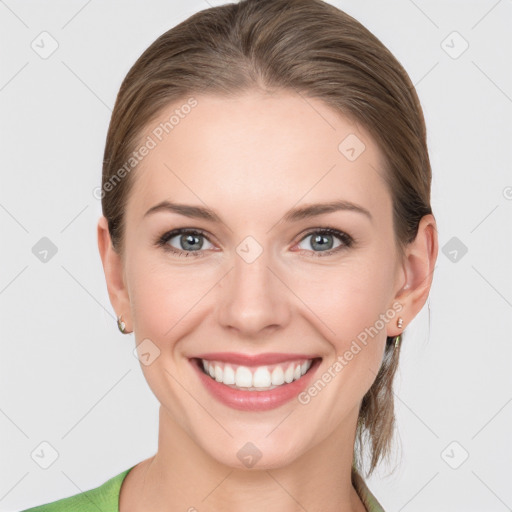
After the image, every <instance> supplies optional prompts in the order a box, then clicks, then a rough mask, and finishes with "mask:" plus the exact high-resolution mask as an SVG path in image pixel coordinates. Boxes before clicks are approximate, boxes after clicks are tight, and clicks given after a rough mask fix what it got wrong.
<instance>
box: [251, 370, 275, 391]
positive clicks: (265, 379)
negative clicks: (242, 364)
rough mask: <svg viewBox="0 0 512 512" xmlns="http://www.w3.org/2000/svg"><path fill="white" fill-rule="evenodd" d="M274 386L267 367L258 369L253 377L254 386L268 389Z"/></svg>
mask: <svg viewBox="0 0 512 512" xmlns="http://www.w3.org/2000/svg"><path fill="white" fill-rule="evenodd" d="M271 384H272V377H271V376H270V372H269V371H268V370H267V368H265V367H260V368H258V369H257V370H256V371H255V372H254V375H253V377H252V385H253V386H254V387H255V388H268V387H269V386H270V385H271Z"/></svg>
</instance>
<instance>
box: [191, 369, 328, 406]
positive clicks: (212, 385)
mask: <svg viewBox="0 0 512 512" xmlns="http://www.w3.org/2000/svg"><path fill="white" fill-rule="evenodd" d="M190 362H191V363H192V366H193V367H194V368H195V370H196V372H197V373H198V374H199V378H200V380H201V382H202V383H203V384H204V386H205V387H206V389H207V390H208V391H209V392H210V393H211V394H212V395H213V396H214V397H215V398H216V399H217V400H219V401H220V402H222V403H223V404H225V405H227V406H229V407H232V408H233V409H238V410H240V411H268V410H270V409H275V408H276V407H279V406H281V405H283V404H285V403H286V402H289V401H290V400H293V399H294V398H296V397H297V395H299V394H300V393H301V392H302V391H304V389H305V388H306V387H307V386H308V384H309V382H310V381H311V379H312V377H313V374H314V373H315V371H316V369H317V368H318V366H319V365H320V362H321V359H314V360H313V363H312V364H311V367H310V368H309V370H308V371H307V372H306V373H305V374H304V375H303V376H302V377H301V378H300V379H298V380H294V381H293V382H290V384H283V385H282V386H278V387H277V388H274V389H270V390H267V391H243V390H239V389H234V388H230V387H229V386H226V385H225V384H222V383H221V382H217V381H216V380H214V379H212V378H211V377H210V376H208V375H206V374H205V373H204V372H203V370H202V369H201V368H200V366H199V365H202V362H201V361H200V360H199V359H190Z"/></svg>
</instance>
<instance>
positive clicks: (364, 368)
mask: <svg viewBox="0 0 512 512" xmlns="http://www.w3.org/2000/svg"><path fill="white" fill-rule="evenodd" d="M195 100H196V102H197V104H195V103H193V102H192V103H193V104H194V105H195V106H193V107H192V108H187V107H185V108H183V105H185V104H187V101H186V99H185V100H184V101H183V102H179V103H176V104H173V105H169V107H168V108H167V109H165V111H162V112H161V115H159V118H158V119H157V120H156V121H155V122H154V123H152V124H151V126H149V127H148V128H147V132H146V133H145V134H144V135H143V136H142V138H141V140H142V141H143V142H145V143H146V144H147V146H148V147H149V148H150V149H149V150H148V151H144V150H143V151H142V152H140V153H141V154H142V153H146V154H145V155H144V156H141V161H140V163H139V164H138V166H137V167H136V169H134V170H133V171H132V173H133V176H131V178H133V179H134V180H135V181H134V187H133V189H132V192H131V195H130V196H129V200H128V204H127V208H126V231H125V251H126V252H125V255H124V267H123V272H124V279H125V284H126V293H127V296H128V297H129V301H130V314H129V315H127V314H126V313H125V315H124V317H125V320H126V321H127V324H128V325H129V327H130V328H132V329H133V330H134V332H135V337H136V343H137V344H139V343H142V345H141V346H140V347H141V349H142V350H140V352H139V355H140V356H141V363H143V364H141V367H142V370H143V372H144V375H145V377H146V379H147V381H148V384H149V386H150V387H151V389H152V391H153V392H154V394H155V396H156V397H157V398H158V400H159V401H160V403H161V405H162V413H163V418H164V421H165V422H166V423H167V424H168V425H173V428H181V429H183V430H184V431H185V432H186V433H187V435H188V436H189V437H190V438H191V439H192V440H193V441H194V442H195V443H196V445H197V446H198V447H199V448H200V449H202V450H204V452H206V453H207V454H208V455H210V456H211V457H213V458H214V459H216V460H217V461H219V462H222V463H224V464H227V465H229V466H232V467H243V466H244V465H245V466H246V467H248V462H247V461H246V459H244V457H246V455H249V456H251V455H253V456H254V457H256V458H258V457H260V456H261V459H260V460H259V461H258V466H259V467H267V468H270V467H278V466H282V465H285V464H287V463H290V462H292V461H293V460H294V459H296V458H297V457H299V456H300V455H302V454H305V453H306V452H307V451H308V450H309V449H311V448H313V447H314V446H315V445H318V444H320V443H324V441H327V440H328V439H334V438H336V439H344V441H345V443H346V446H350V447H352V446H353V438H352V437H351V436H353V434H354V431H355V425H356V421H357V416H358V411H359V406H360V403H361V400H362V398H363V396H364V394H365V393H366V392H367V390H368V389H369V388H370V386H371V385H372V383H373V381H374V379H375V377H376V374H377V371H378V369H379V367H380V363H381V360H382V357H383V352H384V348H385V341H386V336H387V335H389V336H391V335H395V334H398V333H399V332H400V330H398V331H397V330H396V317H397V316H398V315H397V314H396V311H395V309H396V308H397V307H398V308H399V307H401V306H400V304H399V303H398V305H397V301H396V300H395V297H396V296H397V293H398V291H399V290H400V288H401V287H402V285H403V284H404V283H403V282H404V277H405V276H404V273H403V269H402V265H401V263H400V261H399V258H398V254H397V252H396V249H395V244H394V233H393V221H392V203H391V196H390V194H389V192H388V190H387V188H386V185H385V182H384V180H383V160H382V156H381V154H380V152H379V151H378V148H377V146H376V144H375V143H374V141H373V140H372V139H371V138H370V137H369V135H368V133H367V132H366V131H363V130H362V129H361V128H359V127H358V126H356V125H355V124H353V123H351V122H349V121H348V120H347V119H344V118H342V117H340V116H339V115H337V114H336V113H335V112H334V111H333V110H331V109H330V108H329V107H328V106H326V105H325V104H323V103H322V102H321V101H319V100H316V99H311V98H307V99H306V98H303V97H301V96H299V95H294V94H293V93H284V92H283V93H280V94H276V95H263V94H262V93H259V92H250V93H246V94H244V95H241V96H238V97H230V98H227V99H226V98H220V97H216V96H195ZM192 103H190V104H192ZM176 110H178V114H179V115H178V114H176V112H175V111H176ZM185 112H188V113H185ZM173 114H175V117H174V118H173V121H171V123H169V119H170V118H171V116H172V115H173ZM177 119H179V121H177ZM166 122H167V123H168V124H167V125H166V124H165V123H166ZM160 123H162V124H160ZM148 136H149V138H148ZM150 139H151V141H152V142H150ZM153 146H154V147H153ZM165 202H168V203H172V204H173V205H179V206H180V207H181V210H179V209H178V208H166V207H165V206H161V207H160V208H156V209H154V210H152V209H153V208H154V207H155V206H157V205H162V204H165ZM341 202H345V203H347V204H348V203H350V204H352V205H354V208H352V209H348V208H341V209H340V208H332V209H331V210H328V209H322V208H318V209H317V211H315V210H306V211H305V212H303V213H302V214H301V213H300V212H301V211H302V210H303V209H304V208H306V207H311V206H313V205H325V204H331V203H341ZM206 211H207V212H208V215H207V214H206V213H205V212H206ZM308 211H309V214H307V212H308ZM178 229H186V230H188V231H191V232H193V233H192V234H190V233H188V234H187V233H185V234H183V233H181V234H180V233H174V234H171V235H170V236H167V238H166V237H164V235H166V234H167V233H169V232H171V231H173V230H178ZM326 229H330V230H333V231H330V232H324V230H326ZM337 232H339V234H338V233H337ZM159 240H161V243H160V244H159V243H158V241H159ZM369 333H371V334H369ZM363 340H364V341H363ZM357 347H359V349H358V348H357ZM226 353H228V354H227V355H226ZM349 353H351V354H352V356H350V354H349ZM276 354H278V355H279V356H278V357H277V358H276V357H274V359H272V357H273V356H276ZM262 355H266V356H269V355H270V357H269V358H268V359H263V358H261V359H260V360H259V361H253V360H249V359H247V360H244V359H243V356H262ZM201 356H204V357H203V358H201ZM201 359H208V360H210V361H217V362H218V363H219V364H217V365H216V366H218V369H215V364H214V363H212V373H213V374H214V376H216V378H212V377H210V376H207V375H206V374H205V373H203V371H202V370H201V368H203V362H202V361H201ZM306 359H314V361H313V363H312V366H311V368H310V369H309V371H307V373H306V374H305V375H304V376H303V377H301V378H299V379H298V380H296V381H294V382H292V383H287V382H286V381H285V382H284V384H281V385H278V384H279V383H280V382H282V380H283V378H284V379H288V380H290V376H292V377H295V378H296V377H297V376H298V375H300V374H297V373H296V372H302V371H303V370H305V369H306V368H307V364H304V363H305V360H306ZM294 361H295V362H296V364H295V365H294ZM336 361H338V363H337V364H336ZM301 362H302V366H300V370H296V368H297V366H298V365H299V363H301ZM253 363H254V364H253ZM278 363H279V364H278ZM228 366H229V367H230V368H227V367H228ZM240 366H241V367H242V368H239V367H240ZM290 367H291V369H290ZM207 369H208V371H210V370H209V366H207ZM215 372H217V373H215ZM221 373H222V377H221V376H220V375H221ZM329 377H330V378H329ZM221 378H222V379H226V382H227V383H229V382H231V381H232V380H233V379H237V378H238V380H235V382H236V383H239V385H240V388H241V389H240V390H234V389H233V386H232V385H229V384H224V383H222V382H218V380H217V379H221ZM229 379H231V381H230V380H229ZM251 379H252V380H251ZM269 379H270V383H271V385H272V382H274V383H278V384H276V386H277V387H275V388H274V389H273V390H267V391H258V390H252V391H249V390H247V386H249V385H251V386H254V385H256V386H259V387H262V386H263V387H265V386H267V387H268V382H269ZM272 379H274V380H272ZM315 384H316V387H315ZM244 386H245V390H244ZM313 388H315V389H313ZM315 390H316V391H315ZM258 394H259V396H258ZM161 428H162V427H161ZM333 436H335V437H333ZM247 443H251V444H247ZM324 444H325V443H324ZM247 460H248V459H247Z"/></svg>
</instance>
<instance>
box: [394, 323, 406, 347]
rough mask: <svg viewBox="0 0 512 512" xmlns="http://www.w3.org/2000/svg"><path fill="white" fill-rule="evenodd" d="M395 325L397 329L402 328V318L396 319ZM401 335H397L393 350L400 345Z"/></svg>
mask: <svg viewBox="0 0 512 512" xmlns="http://www.w3.org/2000/svg"><path fill="white" fill-rule="evenodd" d="M396 325H397V327H398V328H399V329H401V328H402V326H403V325H404V321H403V319H402V318H398V320H397V322H396ZM401 336H402V335H401V334H399V335H398V336H396V337H395V348H397V347H398V344H399V343H400V338H401Z"/></svg>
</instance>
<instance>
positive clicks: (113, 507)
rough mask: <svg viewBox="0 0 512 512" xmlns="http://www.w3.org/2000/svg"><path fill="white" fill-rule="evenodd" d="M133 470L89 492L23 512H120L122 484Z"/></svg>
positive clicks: (124, 472) (128, 470) (127, 470)
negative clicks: (99, 511) (102, 511)
mask: <svg viewBox="0 0 512 512" xmlns="http://www.w3.org/2000/svg"><path fill="white" fill-rule="evenodd" d="M131 469H133V467H132V468H129V469H126V470H125V471H123V472H122V473H119V474H118V475H116V476H114V477H112V478H110V479H109V480H107V481H106V482H105V483H103V484H102V485H100V486H99V487H96V488H94V489H90V490H89V491H85V492H81V493H79V494H75V495H73V496H68V497H67V498H62V499H60V500H57V501H53V502H51V503H45V504H44V505H39V506H37V507H32V508H28V509H26V510H23V511H21V512H98V510H104V511H105V512H107V511H108V512H118V511H119V492H120V490H121V484H122V483H123V480H124V479H125V477H126V475H127V474H128V473H129V472H130V470H131Z"/></svg>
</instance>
